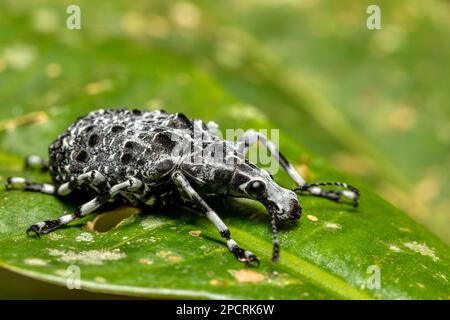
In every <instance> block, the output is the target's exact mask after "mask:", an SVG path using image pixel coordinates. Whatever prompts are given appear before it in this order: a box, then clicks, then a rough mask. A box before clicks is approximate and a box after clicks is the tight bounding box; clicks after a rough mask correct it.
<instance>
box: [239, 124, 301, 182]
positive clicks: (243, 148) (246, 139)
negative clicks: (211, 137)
mask: <svg viewBox="0 0 450 320" xmlns="http://www.w3.org/2000/svg"><path fill="white" fill-rule="evenodd" d="M258 141H260V142H262V144H263V145H264V146H265V147H266V148H267V149H268V150H269V151H270V154H271V155H272V157H274V158H275V160H277V161H278V162H279V163H280V165H281V166H282V167H283V169H284V170H286V172H287V174H288V175H289V176H290V177H291V178H292V180H294V182H295V184H296V185H297V186H299V187H300V186H302V185H304V184H305V183H306V182H305V179H303V177H302V176H301V175H300V174H299V173H298V172H297V171H296V170H295V169H294V167H293V166H292V164H290V163H289V161H288V160H287V159H286V158H285V157H284V156H283V155H282V154H281V153H280V151H279V150H278V148H277V147H276V146H275V144H274V143H273V142H272V141H270V140H269V139H267V137H266V136H265V135H263V134H261V133H259V132H257V131H255V130H253V129H250V130H247V131H246V132H245V133H244V135H243V136H242V137H241V138H240V139H239V141H238V143H237V145H238V150H239V151H240V152H242V153H246V152H247V150H248V149H249V148H250V146H251V145H253V144H255V143H257V142H258Z"/></svg>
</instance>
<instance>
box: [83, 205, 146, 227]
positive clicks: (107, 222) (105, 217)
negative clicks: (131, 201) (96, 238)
mask: <svg viewBox="0 0 450 320" xmlns="http://www.w3.org/2000/svg"><path fill="white" fill-rule="evenodd" d="M139 213H140V210H139V209H138V208H136V207H121V208H117V209H115V210H113V211H107V212H105V213H103V214H101V215H98V216H97V217H95V219H94V220H92V221H89V222H87V223H86V230H87V231H90V232H94V231H96V232H100V233H102V232H106V231H109V230H111V229H113V228H116V227H118V226H119V225H120V224H121V223H122V222H123V221H124V220H125V219H127V218H129V217H132V216H134V215H137V214H139Z"/></svg>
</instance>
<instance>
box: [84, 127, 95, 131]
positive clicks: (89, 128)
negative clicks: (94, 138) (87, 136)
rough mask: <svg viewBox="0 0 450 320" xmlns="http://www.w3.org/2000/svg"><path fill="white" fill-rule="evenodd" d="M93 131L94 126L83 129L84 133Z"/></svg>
mask: <svg viewBox="0 0 450 320" xmlns="http://www.w3.org/2000/svg"><path fill="white" fill-rule="evenodd" d="M94 129H95V126H89V127H87V128H86V129H84V131H85V132H91V131H92V130H94Z"/></svg>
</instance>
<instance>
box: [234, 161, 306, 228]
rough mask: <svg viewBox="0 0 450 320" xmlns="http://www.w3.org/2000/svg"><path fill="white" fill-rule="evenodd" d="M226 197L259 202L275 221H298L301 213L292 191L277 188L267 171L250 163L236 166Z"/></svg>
mask: <svg viewBox="0 0 450 320" xmlns="http://www.w3.org/2000/svg"><path fill="white" fill-rule="evenodd" d="M228 195H230V196H235V197H245V198H250V199H253V200H257V201H259V202H261V203H262V204H263V205H264V206H265V207H266V209H267V211H268V212H269V214H270V215H271V216H272V217H273V218H274V219H276V220H298V219H299V218H300V215H301V211H302V210H301V207H300V204H299V202H298V198H297V195H296V194H295V193H294V192H293V191H292V190H289V189H285V188H283V187H281V186H279V185H278V184H277V183H276V182H275V181H274V180H273V178H272V177H271V176H270V174H269V173H268V172H267V171H265V170H263V169H260V168H258V167H256V166H255V165H253V164H251V163H242V164H239V165H237V166H236V169H235V170H234V172H233V175H232V177H231V180H230V184H229V188H228Z"/></svg>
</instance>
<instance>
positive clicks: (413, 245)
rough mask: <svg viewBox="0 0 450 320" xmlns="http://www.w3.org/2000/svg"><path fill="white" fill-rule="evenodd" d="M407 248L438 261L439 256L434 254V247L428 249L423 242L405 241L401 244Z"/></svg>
mask: <svg viewBox="0 0 450 320" xmlns="http://www.w3.org/2000/svg"><path fill="white" fill-rule="evenodd" d="M403 245H404V246H405V247H407V248H408V249H410V250H412V251H414V252H417V253H420V254H421V255H423V256H428V257H430V258H431V259H433V261H438V260H439V257H438V256H436V253H435V252H434V249H430V248H429V247H428V246H427V245H426V244H425V243H418V242H417V241H411V242H405V243H404V244H403Z"/></svg>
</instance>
